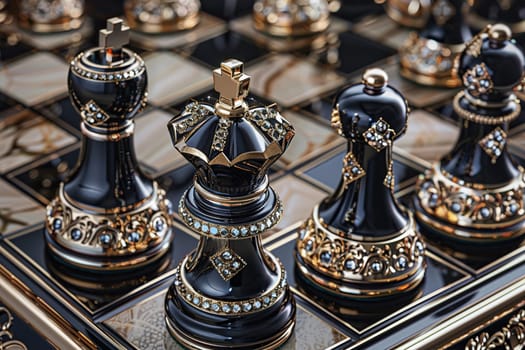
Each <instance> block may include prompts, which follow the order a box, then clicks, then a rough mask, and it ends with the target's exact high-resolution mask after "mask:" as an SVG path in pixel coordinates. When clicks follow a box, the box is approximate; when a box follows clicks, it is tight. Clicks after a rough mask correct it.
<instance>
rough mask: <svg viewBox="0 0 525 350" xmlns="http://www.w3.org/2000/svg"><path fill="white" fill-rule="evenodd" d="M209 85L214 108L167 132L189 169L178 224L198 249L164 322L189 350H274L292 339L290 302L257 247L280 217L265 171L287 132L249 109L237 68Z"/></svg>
mask: <svg viewBox="0 0 525 350" xmlns="http://www.w3.org/2000/svg"><path fill="white" fill-rule="evenodd" d="M213 78H214V85H215V90H217V91H218V92H219V93H220V98H219V100H218V102H217V103H216V104H215V106H212V105H209V104H206V103H199V102H192V103H190V104H189V105H187V106H186V108H185V109H184V111H183V112H181V114H180V115H179V116H177V117H175V118H174V119H173V120H172V121H170V122H169V124H168V127H169V129H170V133H171V136H172V139H173V142H174V144H175V147H176V148H177V150H178V151H179V152H180V153H181V154H182V155H183V156H184V157H185V158H186V159H187V160H188V161H190V162H191V163H192V164H193V165H194V167H195V168H196V176H195V179H194V183H193V185H192V186H190V188H189V189H188V190H187V191H186V192H185V194H184V195H183V196H182V198H181V200H180V203H179V214H180V217H181V219H182V221H183V222H184V224H185V225H186V226H187V227H188V228H189V229H190V230H192V231H193V232H195V233H196V234H198V235H200V240H199V244H198V246H197V248H196V250H194V251H193V252H192V253H190V254H189V255H188V256H187V257H185V258H184V259H183V260H182V261H181V263H180V264H179V266H178V267H177V269H176V274H175V281H174V283H173V284H172V286H171V287H170V289H169V291H168V294H167V297H166V304H165V309H166V316H167V317H166V321H167V325H168V330H169V331H170V333H171V334H172V335H173V336H174V338H175V339H177V340H178V341H179V342H180V343H182V344H183V345H184V346H186V347H188V348H191V349H201V348H205V349H226V348H228V349H232V348H233V349H241V348H242V349H248V348H249V349H263V348H264V349H273V348H276V347H278V346H279V345H280V344H282V343H284V342H285V341H286V340H287V339H288V337H289V336H290V335H291V332H292V330H293V327H294V324H295V302H294V299H293V296H292V294H291V292H290V290H289V288H288V284H287V282H286V272H285V270H284V267H283V265H282V264H281V262H280V261H279V260H278V259H277V258H275V257H274V256H273V255H272V254H270V253H269V252H267V251H265V250H264V248H263V246H262V243H261V235H262V234H263V233H264V232H266V231H267V230H268V229H270V228H272V227H273V226H274V225H276V224H277V222H278V221H279V219H280V217H281V214H282V210H283V208H282V204H281V202H280V200H279V198H278V196H277V194H276V193H275V192H274V190H273V189H272V188H271V187H270V186H269V185H268V175H267V171H268V168H269V167H270V165H271V164H272V163H274V162H275V161H276V160H277V159H278V158H279V157H280V156H281V154H282V153H283V152H284V151H285V150H286V148H287V147H288V145H289V143H290V141H291V139H292V137H293V136H294V130H293V128H292V126H291V125H290V124H289V123H288V122H287V121H286V120H285V119H284V118H283V117H282V116H281V115H280V113H279V112H278V111H277V110H276V108H275V106H274V105H272V106H267V107H250V108H249V107H248V106H247V104H246V102H245V101H244V98H245V97H246V96H247V94H248V85H249V82H250V77H249V76H247V75H246V74H243V64H242V62H240V61H237V60H234V59H231V60H228V61H226V62H223V63H222V64H221V67H220V68H218V69H216V70H215V71H214V72H213Z"/></svg>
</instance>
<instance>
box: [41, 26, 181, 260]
mask: <svg viewBox="0 0 525 350" xmlns="http://www.w3.org/2000/svg"><path fill="white" fill-rule="evenodd" d="M128 39H129V28H127V27H125V26H123V24H122V20H120V19H118V18H112V19H109V20H108V28H107V29H104V30H101V31H100V47H96V48H93V49H90V50H87V51H85V52H82V53H80V54H79V55H78V56H77V57H75V59H73V61H72V62H71V64H70V69H69V76H68V85H69V93H70V97H71V101H72V102H73V105H74V106H75V108H76V109H77V110H78V111H79V113H80V116H81V119H82V121H81V124H80V126H81V131H82V149H81V152H80V159H79V160H78V165H77V167H76V169H75V170H74V171H73V172H72V174H71V175H70V176H69V179H68V180H67V181H66V182H65V183H61V184H60V188H59V193H58V196H57V197H56V198H55V199H54V200H52V201H51V203H50V204H49V205H48V208H47V220H46V228H47V230H46V239H47V243H48V247H49V248H50V250H51V253H52V254H53V255H54V256H55V257H58V258H60V259H61V260H64V261H65V262H67V263H69V264H71V265H74V266H76V267H80V268H85V269H93V270H99V269H104V270H119V269H129V268H134V267H136V266H140V265H143V264H146V263H149V262H152V261H154V260H156V259H158V258H159V257H160V256H161V255H163V254H164V253H165V252H166V251H167V249H168V248H169V244H170V240H171V203H170V202H169V200H168V199H166V197H165V193H164V191H163V190H162V189H160V188H159V187H158V185H157V183H156V182H155V181H152V180H150V179H149V178H147V177H146V176H144V175H143V174H142V172H141V170H140V168H139V166H138V162H137V159H136V157H135V151H134V146H133V133H134V126H135V123H134V121H133V118H134V117H135V115H136V114H137V113H138V112H139V111H140V110H142V108H143V107H144V106H145V104H146V97H147V93H146V85H147V76H146V67H145V64H144V61H143V60H142V58H140V57H139V56H138V55H137V54H135V53H134V52H132V51H130V50H128V49H126V48H123V45H125V44H126V43H127V42H128Z"/></svg>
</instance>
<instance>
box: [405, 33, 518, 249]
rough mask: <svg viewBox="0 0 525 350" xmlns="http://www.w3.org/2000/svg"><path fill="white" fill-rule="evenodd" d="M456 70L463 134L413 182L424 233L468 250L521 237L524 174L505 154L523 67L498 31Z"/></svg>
mask: <svg viewBox="0 0 525 350" xmlns="http://www.w3.org/2000/svg"><path fill="white" fill-rule="evenodd" d="M458 64H459V66H458V74H459V76H460V77H461V79H462V82H463V86H464V89H463V91H460V92H459V93H458V94H457V95H456V96H455V98H454V101H453V107H454V111H455V113H456V114H457V115H458V117H459V118H460V119H461V132H460V135H459V138H458V141H457V142H456V144H455V145H454V148H453V149H452V151H451V152H450V153H449V154H447V155H446V156H444V157H443V158H442V159H441V161H439V162H437V163H436V164H434V166H433V167H432V168H431V169H429V170H428V171H427V172H426V174H425V175H424V176H422V177H421V178H420V180H419V181H418V184H417V196H416V198H415V207H416V213H417V219H418V221H419V222H420V223H421V224H422V225H424V226H425V227H426V228H428V229H429V232H433V233H435V234H437V235H439V236H440V237H441V238H442V239H444V240H447V241H449V242H453V243H464V246H465V247H468V249H470V247H472V246H474V245H476V243H479V244H477V246H482V245H484V246H485V247H487V246H488V245H491V244H492V243H498V242H509V241H510V240H516V239H517V238H519V237H521V236H522V235H523V234H524V233H525V208H524V207H523V190H524V188H525V182H524V181H525V180H524V169H523V168H522V167H521V166H518V165H517V164H516V163H515V162H514V161H513V159H512V157H511V156H510V154H509V153H508V151H507V130H508V125H509V122H511V121H512V120H514V119H515V118H517V117H518V116H519V114H520V111H521V106H520V101H519V99H517V97H516V95H515V94H514V92H513V89H514V88H515V87H516V86H518V85H519V84H520V82H521V81H522V78H523V73H524V64H525V59H524V55H523V53H522V51H521V49H520V48H519V47H518V46H517V45H516V44H515V42H514V41H513V40H512V39H511V31H510V29H509V28H508V27H507V26H505V25H501V24H497V25H493V26H490V25H489V26H488V27H487V28H486V29H485V30H484V31H482V32H481V33H479V34H478V35H477V36H475V37H474V38H473V39H472V41H471V42H470V43H468V44H467V46H466V48H465V50H464V51H463V53H462V54H461V56H460V59H459V62H458ZM472 243H474V245H473V244H472ZM467 244H468V245H467Z"/></svg>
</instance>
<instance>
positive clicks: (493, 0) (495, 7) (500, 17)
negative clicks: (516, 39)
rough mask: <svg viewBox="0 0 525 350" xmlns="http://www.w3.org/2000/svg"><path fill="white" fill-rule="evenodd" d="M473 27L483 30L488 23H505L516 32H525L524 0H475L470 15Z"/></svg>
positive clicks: (469, 20) (469, 18) (469, 19)
mask: <svg viewBox="0 0 525 350" xmlns="http://www.w3.org/2000/svg"><path fill="white" fill-rule="evenodd" d="M468 23H469V25H470V26H471V27H472V28H475V29H477V30H481V29H483V28H484V27H486V26H487V25H488V24H494V23H503V24H506V25H507V26H509V27H510V29H511V30H512V32H513V33H514V34H519V33H525V2H524V1H523V0H474V1H473V3H472V6H471V8H470V11H469V15H468Z"/></svg>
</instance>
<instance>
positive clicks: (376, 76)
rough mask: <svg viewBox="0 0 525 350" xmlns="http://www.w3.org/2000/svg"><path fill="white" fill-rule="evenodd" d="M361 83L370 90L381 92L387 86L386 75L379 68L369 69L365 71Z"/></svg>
mask: <svg viewBox="0 0 525 350" xmlns="http://www.w3.org/2000/svg"><path fill="white" fill-rule="evenodd" d="M361 82H362V83H363V84H365V86H366V87H367V88H370V89H372V90H381V89H382V88H384V87H385V86H386V85H387V84H388V75H387V74H386V72H385V71H384V70H382V69H381V68H370V69H367V70H366V71H365V73H364V74H363V78H362V79H361Z"/></svg>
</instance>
